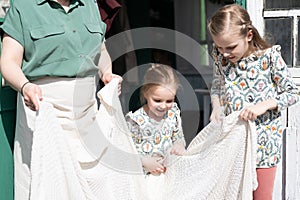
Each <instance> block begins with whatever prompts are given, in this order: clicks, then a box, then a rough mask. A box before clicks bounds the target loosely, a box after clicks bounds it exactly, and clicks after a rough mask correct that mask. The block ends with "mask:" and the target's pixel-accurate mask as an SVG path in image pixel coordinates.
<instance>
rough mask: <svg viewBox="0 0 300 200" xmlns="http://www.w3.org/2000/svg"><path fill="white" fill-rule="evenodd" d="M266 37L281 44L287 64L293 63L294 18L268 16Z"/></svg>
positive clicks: (272, 42)
mask: <svg viewBox="0 0 300 200" xmlns="http://www.w3.org/2000/svg"><path fill="white" fill-rule="evenodd" d="M265 28H266V30H265V32H266V39H267V40H268V41H270V43H271V44H278V45H280V46H281V55H282V57H283V59H284V60H285V62H286V64H287V65H292V53H291V52H292V51H291V49H292V19H291V18H266V19H265Z"/></svg>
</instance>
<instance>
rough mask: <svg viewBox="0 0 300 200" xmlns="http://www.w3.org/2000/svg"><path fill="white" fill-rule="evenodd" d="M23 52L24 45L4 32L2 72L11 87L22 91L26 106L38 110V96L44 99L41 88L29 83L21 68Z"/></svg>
mask: <svg viewBox="0 0 300 200" xmlns="http://www.w3.org/2000/svg"><path fill="white" fill-rule="evenodd" d="M23 53H24V48H23V46H22V45H21V44H20V43H19V42H17V41H16V40H15V39H13V38H12V37H10V36H9V35H7V34H4V37H3V41H2V54H1V61H0V62H1V73H2V75H3V77H4V79H5V80H6V81H7V82H8V83H9V84H10V85H11V87H13V88H14V89H15V90H17V91H19V92H22V95H23V96H24V100H25V104H26V106H28V107H30V108H31V109H32V110H38V109H39V105H38V100H37V99H36V96H38V98H39V99H40V100H42V93H41V89H40V88H39V87H38V86H37V85H35V84H32V83H27V82H29V81H28V79H27V78H26V76H25V75H24V73H23V72H22V69H21V66H22V61H23ZM24 84H25V85H24Z"/></svg>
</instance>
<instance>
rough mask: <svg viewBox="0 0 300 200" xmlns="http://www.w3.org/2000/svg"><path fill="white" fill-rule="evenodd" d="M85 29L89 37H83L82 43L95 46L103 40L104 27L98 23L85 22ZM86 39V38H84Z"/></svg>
mask: <svg viewBox="0 0 300 200" xmlns="http://www.w3.org/2000/svg"><path fill="white" fill-rule="evenodd" d="M84 26H85V29H86V31H87V35H88V36H89V37H87V38H83V43H84V44H89V45H91V46H93V47H94V46H95V44H99V43H101V42H102V41H103V38H104V31H105V28H104V27H103V26H101V25H99V24H93V23H85V24H84ZM85 39H86V40H85Z"/></svg>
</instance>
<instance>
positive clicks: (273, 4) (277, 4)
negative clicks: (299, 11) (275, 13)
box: [266, 0, 300, 9]
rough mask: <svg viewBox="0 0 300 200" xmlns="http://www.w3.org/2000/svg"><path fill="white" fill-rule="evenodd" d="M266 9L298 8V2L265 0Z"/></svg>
mask: <svg viewBox="0 0 300 200" xmlns="http://www.w3.org/2000/svg"><path fill="white" fill-rule="evenodd" d="M266 8H267V9H272V8H290V9H295V8H300V1H299V0H284V1H283V0H266Z"/></svg>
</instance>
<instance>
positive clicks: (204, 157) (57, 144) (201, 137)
mask: <svg viewBox="0 0 300 200" xmlns="http://www.w3.org/2000/svg"><path fill="white" fill-rule="evenodd" d="M117 87H118V83H117V81H116V80H114V81H112V82H111V83H110V84H108V85H107V86H105V87H104V88H103V89H102V90H101V91H100V92H99V93H98V96H99V98H100V100H101V103H102V104H101V106H100V110H99V112H98V114H97V116H96V122H97V123H99V126H100V127H101V130H102V131H101V132H102V133H103V134H104V135H103V137H102V139H103V140H105V139H106V140H107V141H105V142H103V141H102V143H101V144H103V148H102V149H103V151H102V150H101V152H100V154H101V156H99V155H98V153H99V152H98V153H96V155H95V154H93V152H90V154H86V155H87V156H86V163H85V165H84V166H85V167H83V168H82V165H80V163H79V162H78V160H77V159H75V158H74V157H73V155H72V153H71V150H70V148H69V147H68V145H67V143H66V141H65V138H64V136H63V134H60V133H62V132H63V131H62V129H61V127H60V126H59V125H58V123H57V121H56V118H55V112H54V109H53V107H52V105H51V104H49V103H46V102H40V111H39V113H38V116H37V121H36V130H35V132H34V137H33V146H32V159H31V174H32V182H31V191H30V194H31V198H30V199H32V200H41V199H43V200H100V199H104V200H108V199H109V200H123V199H124V200H127V199H132V200H134V199H136V200H141V199H147V195H145V193H144V192H142V191H145V190H143V188H142V187H143V186H144V184H143V183H144V181H145V179H144V176H143V175H141V174H142V168H141V163H140V160H139V157H138V156H137V152H136V149H135V146H134V145H133V143H132V140H131V136H130V134H129V131H128V128H127V125H126V122H125V119H124V115H123V112H122V109H121V104H120V101H119V99H118V94H117ZM87 130H89V133H90V132H91V133H90V134H86V135H83V136H82V140H83V141H86V142H85V145H87V146H93V145H95V144H93V143H91V141H90V139H91V138H93V137H94V136H95V137H96V138H97V137H98V136H96V135H93V134H96V133H93V131H92V128H88V129H87ZM95 142H96V144H98V143H97V141H95ZM255 145H256V142H255V126H254V124H253V123H250V122H244V121H241V120H239V118H238V113H233V114H232V115H230V116H228V117H226V118H225V119H224V123H223V124H216V123H214V122H212V123H210V124H209V125H208V126H206V127H205V128H204V129H203V130H202V131H201V132H200V133H199V134H198V135H197V136H196V138H195V139H194V140H193V141H192V142H191V144H190V145H189V147H188V151H187V152H188V153H187V155H185V156H181V157H176V156H168V157H167V159H166V160H165V163H166V165H167V172H166V175H165V182H164V183H162V188H161V191H160V192H163V198H162V199H172V200H177V199H178V200H184V199H186V200H191V199H195V200H196V199H197V200H200V199H208V200H210V199H211V200H213V199H214V200H220V199H226V200H227V199H230V200H231V199H242V200H247V199H252V191H253V189H255V188H256V187H257V181H256V173H255V155H256V146H255ZM84 153H86V152H84Z"/></svg>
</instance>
